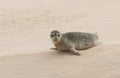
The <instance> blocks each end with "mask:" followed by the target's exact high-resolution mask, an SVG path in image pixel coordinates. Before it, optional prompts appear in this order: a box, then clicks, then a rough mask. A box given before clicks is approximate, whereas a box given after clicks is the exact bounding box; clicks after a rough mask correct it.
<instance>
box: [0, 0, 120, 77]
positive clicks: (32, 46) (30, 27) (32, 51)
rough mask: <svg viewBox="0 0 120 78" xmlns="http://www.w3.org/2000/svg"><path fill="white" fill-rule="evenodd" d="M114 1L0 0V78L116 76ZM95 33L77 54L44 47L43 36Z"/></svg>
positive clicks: (119, 53)
mask: <svg viewBox="0 0 120 78" xmlns="http://www.w3.org/2000/svg"><path fill="white" fill-rule="evenodd" d="M119 9H120V1H119V0H101V1H96V0H69V1H68V0H29V1H28V0H10V1H9V0H0V77H1V78H120V68H119V67H120V61H119V59H120V48H119V47H120V31H119V30H120V22H119V21H120V15H119V14H120V10H119ZM54 29H56V30H59V31H61V32H63V33H64V32H70V31H76V32H77V31H80V32H92V33H95V32H97V33H98V35H99V37H100V39H99V42H100V44H99V45H97V46H96V47H93V48H91V49H87V50H82V51H80V53H81V56H76V55H72V54H70V53H68V52H58V51H53V50H50V48H51V47H54V46H53V44H52V42H51V40H50V38H49V35H50V32H51V31H52V30H54Z"/></svg>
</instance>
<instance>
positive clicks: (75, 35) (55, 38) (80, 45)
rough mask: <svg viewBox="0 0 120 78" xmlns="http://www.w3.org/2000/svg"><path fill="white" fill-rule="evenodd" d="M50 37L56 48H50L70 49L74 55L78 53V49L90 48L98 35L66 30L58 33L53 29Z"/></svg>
mask: <svg viewBox="0 0 120 78" xmlns="http://www.w3.org/2000/svg"><path fill="white" fill-rule="evenodd" d="M50 38H51V40H52V42H53V44H54V45H55V47H56V48H51V49H52V50H61V51H70V52H72V53H73V54H75V55H80V53H79V52H78V50H84V49H88V48H91V47H93V46H95V45H96V44H97V41H98V36H97V35H96V34H94V33H85V32H68V33H63V34H62V33H60V32H59V31H58V30H53V31H52V32H51V33H50Z"/></svg>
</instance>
